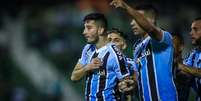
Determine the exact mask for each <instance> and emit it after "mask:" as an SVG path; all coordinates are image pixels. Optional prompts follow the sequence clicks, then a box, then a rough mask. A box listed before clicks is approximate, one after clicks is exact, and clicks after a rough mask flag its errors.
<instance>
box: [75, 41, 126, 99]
mask: <svg viewBox="0 0 201 101" xmlns="http://www.w3.org/2000/svg"><path fill="white" fill-rule="evenodd" d="M95 57H98V58H100V59H101V60H102V62H103V65H102V66H101V67H100V68H99V69H97V70H93V71H91V72H89V73H87V77H86V88H85V100H87V101H116V100H117V96H116V95H117V92H116V90H117V89H116V87H117V82H118V81H119V80H121V79H123V78H124V77H126V76H129V71H128V68H127V62H126V61H125V57H124V55H123V54H122V53H121V52H120V51H119V50H118V49H117V47H116V46H115V45H114V44H112V43H108V44H107V45H105V46H104V47H102V48H100V49H98V50H97V49H96V47H95V45H90V44H87V45H86V46H85V47H84V49H83V51H82V56H81V58H80V60H79V63H81V64H82V65H87V64H89V63H90V62H91V60H92V59H93V58H95Z"/></svg>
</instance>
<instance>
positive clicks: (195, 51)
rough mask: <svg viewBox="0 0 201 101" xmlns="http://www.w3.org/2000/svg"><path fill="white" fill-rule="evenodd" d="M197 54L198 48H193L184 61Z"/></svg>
mask: <svg viewBox="0 0 201 101" xmlns="http://www.w3.org/2000/svg"><path fill="white" fill-rule="evenodd" d="M196 53H197V48H193V49H192V50H191V51H190V52H188V53H187V54H186V55H185V56H184V59H189V58H193V57H194V56H195V54H196Z"/></svg>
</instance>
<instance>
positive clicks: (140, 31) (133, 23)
mask: <svg viewBox="0 0 201 101" xmlns="http://www.w3.org/2000/svg"><path fill="white" fill-rule="evenodd" d="M130 25H131V28H132V31H133V32H134V35H143V34H144V33H145V32H144V30H143V29H142V28H141V27H140V26H139V25H138V24H137V22H136V21H135V20H134V19H133V20H132V21H131V23H130Z"/></svg>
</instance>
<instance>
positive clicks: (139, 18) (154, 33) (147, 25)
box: [123, 2, 162, 41]
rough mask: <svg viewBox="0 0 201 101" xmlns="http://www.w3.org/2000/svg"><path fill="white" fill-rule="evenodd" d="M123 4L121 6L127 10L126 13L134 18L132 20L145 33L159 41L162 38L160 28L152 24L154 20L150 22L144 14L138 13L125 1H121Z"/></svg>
mask: <svg viewBox="0 0 201 101" xmlns="http://www.w3.org/2000/svg"><path fill="white" fill-rule="evenodd" d="M123 5H124V6H123V8H124V9H125V10H126V11H127V12H128V14H130V15H131V16H132V17H133V18H134V20H135V21H136V22H137V23H138V25H139V26H140V27H141V28H142V29H143V30H144V31H145V32H146V33H148V34H149V35H150V36H151V37H152V38H153V39H156V40H159V41H160V40H161V39H162V32H161V31H160V29H158V28H157V27H156V26H155V25H154V22H153V23H152V22H150V21H148V19H147V18H146V17H145V14H142V13H140V12H139V11H137V10H136V9H135V8H132V7H130V6H129V5H128V4H126V3H125V2H123ZM144 13H145V12H144ZM153 19H154V18H153Z"/></svg>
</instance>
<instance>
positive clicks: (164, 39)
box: [159, 30, 172, 45]
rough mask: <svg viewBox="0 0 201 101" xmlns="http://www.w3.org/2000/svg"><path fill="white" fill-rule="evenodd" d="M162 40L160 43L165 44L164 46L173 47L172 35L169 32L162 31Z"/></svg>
mask: <svg viewBox="0 0 201 101" xmlns="http://www.w3.org/2000/svg"><path fill="white" fill-rule="evenodd" d="M162 34H163V36H162V39H161V40H160V41H159V43H164V44H167V45H172V35H171V34H170V33H169V32H167V31H163V30H162Z"/></svg>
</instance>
